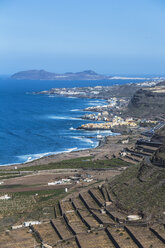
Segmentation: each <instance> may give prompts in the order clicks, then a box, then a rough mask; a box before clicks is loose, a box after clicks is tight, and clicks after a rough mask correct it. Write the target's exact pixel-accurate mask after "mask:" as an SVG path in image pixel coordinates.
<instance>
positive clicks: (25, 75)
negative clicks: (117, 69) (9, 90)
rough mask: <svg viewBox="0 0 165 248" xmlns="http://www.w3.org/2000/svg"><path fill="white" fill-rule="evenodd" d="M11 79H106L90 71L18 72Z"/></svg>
mask: <svg viewBox="0 0 165 248" xmlns="http://www.w3.org/2000/svg"><path fill="white" fill-rule="evenodd" d="M11 78H13V79H28V80H102V79H108V77H107V76H104V75H100V74H98V73H96V72H94V71H92V70H86V71H82V72H76V73H73V72H66V73H53V72H47V71H45V70H28V71H20V72H17V73H15V74H13V75H12V76H11Z"/></svg>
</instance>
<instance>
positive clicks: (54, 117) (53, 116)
mask: <svg viewBox="0 0 165 248" xmlns="http://www.w3.org/2000/svg"><path fill="white" fill-rule="evenodd" d="M48 118H49V119H52V120H73V121H77V120H82V119H81V118H78V117H70V116H57V115H49V116H48Z"/></svg>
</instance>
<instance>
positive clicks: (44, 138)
mask: <svg viewBox="0 0 165 248" xmlns="http://www.w3.org/2000/svg"><path fill="white" fill-rule="evenodd" d="M131 81H134V82H136V81H137V80H131ZM139 81H140V80H138V82H139ZM128 82H130V81H128V80H110V81H78V82H77V81H76V82H75V81H39V80H38V81H33V80H13V79H7V78H1V79H0V165H8V164H18V163H25V162H28V161H32V160H34V159H38V158H41V157H43V156H47V155H51V154H56V153H61V152H70V151H76V150H81V149H87V148H94V147H96V146H97V145H98V140H97V134H98V132H97V131H95V132H87V131H83V130H77V129H76V128H77V127H78V126H80V125H82V124H83V123H87V122H89V121H87V120H82V119H81V116H82V115H83V114H85V112H83V109H84V108H86V107H88V106H95V105H101V104H105V101H104V100H96V99H79V98H66V97H59V96H56V97H54V96H46V95H33V94H31V93H32V92H33V91H42V90H48V89H50V88H53V87H54V88H56V87H58V88H62V87H68V88H69V87H82V86H97V85H104V86H107V85H112V84H124V83H128ZM27 93H30V94H27ZM100 134H101V135H115V134H113V133H111V132H110V131H103V132H100Z"/></svg>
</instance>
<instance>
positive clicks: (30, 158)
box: [11, 147, 78, 165]
mask: <svg viewBox="0 0 165 248" xmlns="http://www.w3.org/2000/svg"><path fill="white" fill-rule="evenodd" d="M77 150H78V148H77V147H74V148H69V149H66V150H64V151H59V152H45V153H36V154H26V155H20V156H17V158H19V159H20V160H23V161H24V162H22V163H28V162H32V161H34V160H37V159H40V158H43V157H47V156H51V155H56V154H60V153H69V152H73V151H77ZM17 164H20V163H17ZM11 165H12V164H11Z"/></svg>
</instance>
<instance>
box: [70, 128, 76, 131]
mask: <svg viewBox="0 0 165 248" xmlns="http://www.w3.org/2000/svg"><path fill="white" fill-rule="evenodd" d="M69 130H74V131H76V130H77V129H76V128H74V127H70V128H69Z"/></svg>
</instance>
